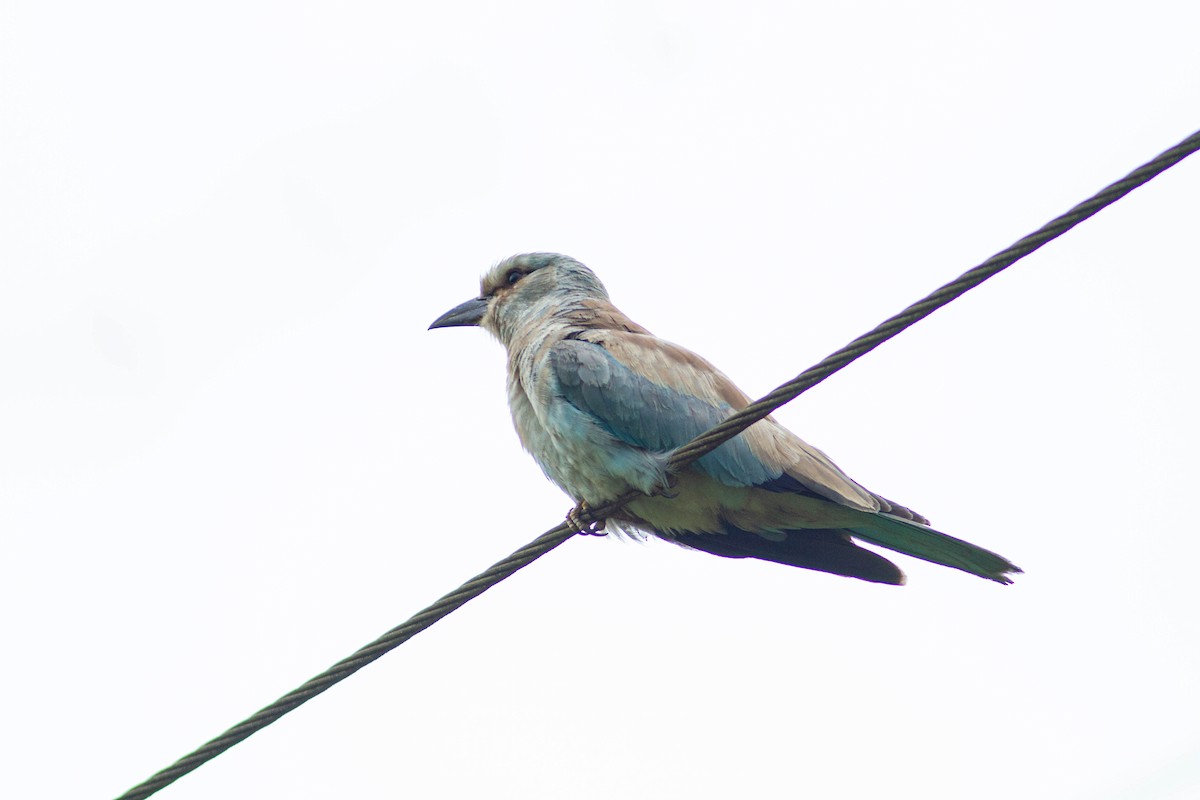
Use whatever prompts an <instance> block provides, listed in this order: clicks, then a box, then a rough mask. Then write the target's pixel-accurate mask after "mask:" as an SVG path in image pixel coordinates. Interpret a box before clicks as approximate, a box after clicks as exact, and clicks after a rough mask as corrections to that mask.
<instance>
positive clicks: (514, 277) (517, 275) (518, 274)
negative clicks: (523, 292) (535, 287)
mask: <svg viewBox="0 0 1200 800" xmlns="http://www.w3.org/2000/svg"><path fill="white" fill-rule="evenodd" d="M523 277H525V273H524V272H522V271H521V270H519V269H510V270H509V271H508V274H507V275H505V276H504V280H505V281H507V282H508V285H509V286H512V285H514V284H515V283H516V282H517V281H519V280H521V278H523Z"/></svg>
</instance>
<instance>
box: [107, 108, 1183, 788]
mask: <svg viewBox="0 0 1200 800" xmlns="http://www.w3.org/2000/svg"><path fill="white" fill-rule="evenodd" d="M1197 150H1200V131H1197V132H1196V133H1193V134H1192V135H1191V136H1189V137H1188V138H1186V139H1184V140H1183V141H1182V142H1180V143H1179V144H1177V145H1175V146H1174V147H1172V148H1171V149H1169V150H1166V151H1164V152H1163V153H1161V154H1160V155H1158V156H1157V157H1156V158H1154V159H1153V160H1151V161H1149V162H1147V163H1146V164H1144V165H1143V166H1141V167H1138V168H1137V169H1136V170H1134V171H1133V172H1131V173H1129V175H1127V176H1125V177H1124V178H1122V179H1121V180H1119V181H1117V182H1116V183H1113V184H1111V185H1109V186H1107V187H1106V188H1104V189H1103V190H1101V191H1100V192H1098V193H1097V194H1096V195H1095V196H1093V197H1091V198H1090V199H1088V200H1086V201H1084V202H1082V203H1080V204H1079V205H1077V206H1075V207H1074V208H1072V209H1071V210H1070V211H1068V212H1067V213H1065V214H1063V215H1062V216H1060V217H1057V218H1055V219H1054V220H1052V221H1051V222H1049V223H1047V224H1046V225H1044V226H1043V227H1042V228H1040V229H1039V230H1038V231H1036V232H1034V233H1031V234H1030V235H1028V236H1026V237H1025V238H1023V239H1021V240H1019V241H1017V242H1016V243H1014V244H1012V245H1011V246H1009V247H1008V248H1006V249H1004V250H1002V251H1001V252H999V253H997V254H996V255H994V256H992V257H991V258H989V259H988V260H987V261H985V262H983V263H982V264H980V265H979V266H977V267H975V268H973V269H971V270H968V271H967V272H965V273H963V274H962V275H961V276H959V277H958V278H956V279H955V280H953V281H951V282H950V283H947V284H946V285H945V286H943V287H941V288H940V289H938V290H937V291H935V292H933V293H932V294H930V295H929V296H928V297H926V298H924V299H923V300H921V301H919V302H917V303H914V304H913V305H911V306H909V307H908V308H906V309H905V310H904V311H902V312H900V313H899V314H897V315H896V316H894V317H892V318H891V319H888V320H887V321H886V322H884V323H882V324H881V325H879V326H878V327H876V328H875V329H874V330H872V331H871V332H869V333H867V334H864V335H863V336H860V337H858V338H857V339H855V340H854V341H852V342H850V344H848V345H846V346H845V347H843V348H841V349H840V350H838V351H837V352H835V353H833V354H832V355H830V356H828V357H827V358H825V359H824V360H823V361H821V362H820V363H819V364H817V365H815V366H813V367H810V368H809V369H807V370H805V371H804V372H802V373H800V374H799V375H797V376H796V377H795V378H793V379H792V380H790V381H788V382H787V383H785V384H783V385H782V386H780V387H778V388H777V389H775V390H774V391H772V392H771V393H770V394H768V395H766V396H765V397H763V398H762V399H760V400H758V401H756V402H754V403H751V404H750V405H748V406H747V407H746V408H744V409H742V410H740V411H738V412H737V413H736V414H733V415H732V416H730V417H729V418H728V419H726V420H725V421H724V422H722V423H721V424H719V425H717V426H715V427H713V428H711V429H710V430H708V431H706V432H705V433H703V434H701V435H700V436H698V437H696V438H695V439H693V440H692V441H690V442H688V443H687V444H685V445H683V446H682V447H680V448H678V449H677V450H675V451H674V452H673V453H672V455H671V458H670V460H669V462H668V463H669V469H670V470H671V471H673V472H679V471H680V470H682V469H684V468H686V467H687V466H688V465H689V464H691V463H692V462H693V461H695V460H696V459H698V458H700V457H701V456H703V455H704V454H706V453H708V452H711V451H712V450H714V449H715V448H717V447H719V446H720V445H721V444H722V443H723V442H726V441H728V440H729V439H732V438H733V437H734V436H736V435H738V434H739V433H741V432H742V431H744V430H745V429H746V428H748V427H750V426H751V425H752V424H754V423H755V422H757V421H759V420H761V419H763V418H764V417H766V416H767V415H768V414H770V413H771V412H772V411H774V410H775V409H777V408H779V407H780V406H782V405H784V404H785V403H787V402H789V401H791V400H794V399H795V398H796V397H798V396H799V395H800V394H801V393H803V392H805V391H807V390H808V389H810V388H812V387H813V386H816V385H817V384H818V383H820V382H821V381H823V380H825V379H826V378H828V377H829V376H830V375H832V374H833V373H835V372H837V371H838V370H840V369H842V368H843V367H845V366H846V365H847V364H850V363H851V362H853V361H855V360H856V359H858V358H859V357H861V356H863V355H865V354H866V353H869V352H870V351H872V350H874V349H875V348H876V347H878V346H879V345H881V344H883V343H884V342H886V341H887V340H888V339H891V338H892V337H893V336H895V335H896V334H898V333H900V332H901V331H903V330H905V329H906V328H908V327H909V326H911V325H913V324H914V323H916V322H918V321H919V320H921V319H924V318H925V317H927V316H929V315H930V314H931V313H933V312H934V311H936V310H937V309H939V308H941V307H942V306H944V305H946V304H947V303H949V302H951V301H952V300H954V299H956V298H958V297H960V296H961V295H963V294H964V293H965V292H967V291H969V290H971V289H973V288H975V287H976V286H978V285H979V284H981V283H983V282H984V281H986V280H987V279H988V278H990V277H992V276H993V275H995V274H996V273H998V272H1000V271H1001V270H1003V269H1005V268H1006V267H1008V266H1010V265H1012V264H1013V263H1015V262H1016V261H1017V260H1019V259H1021V258H1023V257H1024V256H1027V255H1029V254H1030V253H1032V252H1033V251H1034V250H1037V249H1038V248H1039V247H1041V246H1042V245H1044V244H1046V243H1047V242H1049V241H1051V240H1052V239H1055V238H1057V237H1058V236H1061V235H1062V234H1064V233H1066V232H1067V231H1069V230H1070V229H1071V228H1073V227H1075V226H1076V225H1078V224H1079V223H1080V222H1082V221H1084V220H1085V219H1087V218H1088V217H1091V216H1092V215H1094V214H1095V213H1096V212H1098V211H1099V210H1100V209H1102V208H1104V207H1105V206H1108V205H1111V204H1112V203H1114V202H1116V201H1117V200H1119V199H1121V198H1122V197H1124V196H1125V195H1126V194H1128V193H1129V192H1131V191H1133V190H1134V189H1136V188H1137V187H1138V186H1141V185H1142V184H1144V183H1146V182H1147V181H1149V180H1150V179H1151V178H1153V177H1155V176H1156V175H1159V174H1161V173H1162V172H1164V171H1166V170H1167V169H1169V168H1170V167H1172V166H1174V165H1175V164H1177V163H1178V162H1180V161H1182V160H1183V159H1184V158H1186V157H1187V156H1189V155H1191V154H1192V153H1194V152H1196V151H1197ZM640 494H641V493H640V492H636V491H632V492H629V493H626V494H625V495H622V496H621V497H619V498H617V499H616V500H613V501H611V502H609V503H605V504H604V505H602V506H598V507H596V508H592V509H590V510H588V511H587V512H585V513H583V514H582V515H581V520H582V521H584V522H593V521H597V520H602V519H604V518H606V517H608V516H609V515H611V514H612V513H613V512H615V511H617V510H618V509H620V508H621V507H622V506H624V505H625V504H626V503H628V502H629V501H630V500H632V499H633V498H635V497H638V496H640ZM574 535H575V532H574V531H573V530H572V529H571V528H569V527H568V525H567V524H566V523H565V522H564V523H562V524H560V525H558V526H556V527H554V528H552V529H550V530H548V531H546V532H545V533H543V534H542V535H541V536H539V537H538V538H537V539H534V540H533V541H532V542H530V543H529V544H527V545H525V546H524V547H522V548H521V549H520V550H517V551H516V552H514V553H513V554H511V555H510V556H508V557H507V558H505V559H503V560H501V561H498V562H497V563H495V564H493V565H492V566H491V567H490V568H488V569H487V570H486V571H484V572H481V573H480V574H479V575H476V576H475V577H474V578H472V579H471V580H469V581H467V582H466V583H464V584H463V585H462V586H460V587H458V588H457V589H455V590H454V591H452V592H450V593H449V594H446V595H444V596H442V598H441V599H439V600H438V601H437V602H435V603H433V604H432V605H430V606H428V607H427V608H425V609H424V610H423V611H420V612H418V613H417V614H415V615H414V616H413V617H412V618H410V619H409V620H408V621H407V622H405V623H403V624H402V625H399V626H397V627H395V628H392V629H391V630H390V631H388V632H387V633H385V634H384V635H382V636H380V637H379V638H378V639H376V640H375V641H373V642H371V643H370V644H368V645H366V646H365V647H363V648H361V649H360V650H358V651H357V652H356V653H354V654H353V655H351V656H349V657H347V658H344V659H342V660H341V661H339V662H337V663H336V664H334V665H333V666H332V667H330V668H329V669H327V670H326V671H325V672H322V673H321V674H320V675H317V676H316V677H314V678H312V679H311V680H309V681H308V682H306V683H305V684H304V685H303V686H300V687H299V688H297V689H294V690H293V691H291V692H288V693H287V694H285V695H284V696H283V697H281V698H279V699H278V700H276V701H275V702H273V703H271V704H270V705H268V706H266V707H265V708H263V709H261V710H259V711H258V712H257V713H255V714H253V715H252V716H250V717H248V718H247V719H245V720H243V721H242V722H240V723H238V724H237V725H235V726H233V727H232V728H230V729H229V730H227V731H225V732H224V733H223V734H221V735H220V736H218V737H216V738H215V739H212V740H211V741H209V742H207V743H206V744H204V745H203V746H201V747H200V748H198V749H197V750H195V751H193V752H192V753H189V754H188V755H186V756H184V757H183V758H181V759H180V760H179V761H177V762H175V763H174V764H172V765H171V766H169V767H167V768H166V769H163V770H161V771H160V772H158V773H156V774H154V775H153V776H152V777H150V778H149V779H148V780H146V781H144V782H143V783H140V784H138V785H137V786H135V787H133V788H132V789H130V790H129V791H127V792H125V793H124V794H122V795H121V796H120V797H119V798H117V800H139V799H140V798H145V797H149V796H150V795H152V794H154V793H155V792H157V791H158V790H159V789H162V788H163V787H165V786H168V785H170V784H171V783H173V782H175V781H176V780H178V779H179V778H181V777H183V776H184V775H186V774H187V773H189V772H191V771H192V770H194V769H196V768H197V767H199V766H200V765H202V764H204V763H205V762H207V761H210V760H212V759H213V758H215V757H216V756H218V755H220V754H221V753H223V752H225V751H226V750H228V749H229V748H231V747H233V746H234V745H235V744H237V743H238V742H240V741H242V740H243V739H246V738H247V737H249V736H250V735H251V734H253V733H256V732H257V731H259V730H261V729H263V728H265V727H266V726H267V725H270V724H271V723H272V722H274V721H275V720H277V719H279V718H280V717H282V716H283V715H284V714H286V713H288V712H289V711H291V710H293V709H295V708H297V707H298V706H300V705H302V704H304V703H305V702H307V701H308V700H311V699H312V698H313V697H316V696H317V695H319V694H321V693H322V692H324V691H325V690H326V689H329V688H330V687H332V686H333V685H334V684H336V683H338V682H340V681H342V680H344V679H346V678H348V677H350V676H351V675H353V674H354V673H355V672H357V671H358V670H360V669H362V668H363V667H365V666H366V665H367V664H370V663H371V662H372V661H375V660H376V659H378V658H380V657H381V656H383V655H384V654H385V653H387V652H389V651H391V650H394V649H395V648H397V647H399V646H400V645H402V644H404V643H405V642H406V641H408V640H409V639H411V638H412V637H413V636H415V635H416V634H418V633H420V632H421V631H423V630H425V629H426V628H428V627H430V626H431V625H433V624H434V623H435V622H437V621H438V620H440V619H441V618H442V617H445V616H446V615H447V614H449V613H451V612H452V611H454V610H455V609H457V608H459V607H460V606H462V605H463V604H465V603H467V602H468V601H469V600H472V599H474V598H476V597H478V596H479V595H481V594H483V593H484V592H485V591H487V590H488V589H490V588H491V587H493V586H495V585H496V584H497V583H499V582H500V581H502V580H504V579H505V578H507V577H508V576H510V575H512V574H513V573H514V572H516V571H517V570H519V569H521V568H523V567H525V566H527V565H529V564H530V563H532V562H533V561H535V560H536V559H538V558H540V557H541V556H543V555H545V554H546V553H548V552H550V551H551V550H553V549H554V548H555V547H558V546H559V545H560V544H562V543H563V542H565V541H566V540H567V539H570V538H571V537H572V536H574Z"/></svg>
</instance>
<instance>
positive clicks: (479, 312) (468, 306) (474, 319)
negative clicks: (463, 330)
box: [429, 297, 488, 330]
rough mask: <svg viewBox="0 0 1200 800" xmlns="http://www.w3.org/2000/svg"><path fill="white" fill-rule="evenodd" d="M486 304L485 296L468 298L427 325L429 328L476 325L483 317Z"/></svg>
mask: <svg viewBox="0 0 1200 800" xmlns="http://www.w3.org/2000/svg"><path fill="white" fill-rule="evenodd" d="M487 304H488V301H487V298H486V297H476V298H473V299H471V300H468V301H467V302H465V303H462V304H461V305H457V306H455V307H454V308H452V309H450V310H449V311H447V312H446V313H445V314H442V315H441V316H440V317H438V318H437V319H435V320H434V321H433V324H432V325H430V326H429V330H433V329H434V328H456V327H465V326H468V325H478V324H479V321H480V320H481V319H483V315H484V312H486V311H487Z"/></svg>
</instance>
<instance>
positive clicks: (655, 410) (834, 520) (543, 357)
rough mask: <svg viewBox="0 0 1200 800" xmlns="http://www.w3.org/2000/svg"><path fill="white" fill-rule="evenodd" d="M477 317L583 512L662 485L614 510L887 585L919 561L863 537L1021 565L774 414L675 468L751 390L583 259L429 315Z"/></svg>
mask: <svg viewBox="0 0 1200 800" xmlns="http://www.w3.org/2000/svg"><path fill="white" fill-rule="evenodd" d="M468 325H469V326H475V325H477V326H480V327H482V328H484V329H486V330H487V331H489V332H490V333H491V334H492V335H493V336H495V337H496V338H497V339H499V340H500V342H501V343H502V344H503V345H504V347H505V348H506V349H507V351H508V404H509V408H510V409H511V411H512V417H513V422H514V424H515V425H516V429H517V435H518V436H520V438H521V444H522V445H524V447H525V449H526V450H528V451H529V452H530V453H531V454H532V455H533V458H534V460H536V461H537V463H538V465H539V466H541V468H542V470H543V471H544V472H545V473H546V475H547V476H548V477H549V478H550V480H552V481H553V482H554V483H556V484H558V486H559V488H561V489H562V490H563V491H564V492H566V493H567V494H568V495H570V496H571V497H572V498H573V499H574V500H575V501H576V502H577V503H579V504H581V505H580V506H579V507H577V510H578V509H579V508H584V507H586V506H587V505H590V506H593V507H595V506H599V505H600V504H602V503H604V502H606V501H608V500H612V499H613V498H616V497H617V496H619V495H621V494H623V493H625V492H627V491H628V490H629V489H631V488H633V489H638V490H640V491H642V492H645V493H646V494H647V495H650V496H646V497H638V498H637V499H635V500H632V501H631V502H629V503H628V504H627V505H626V506H625V508H624V509H623V510H621V511H619V512H617V514H616V516H615V517H613V518H610V519H609V520H607V523H608V524H615V526H616V527H617V528H618V529H620V530H624V531H641V532H644V533H649V534H653V535H655V536H658V537H661V538H663V539H667V540H669V541H672V542H676V543H678V544H681V545H686V546H687V547H691V548H695V549H697V550H703V551H705V552H708V553H713V554H715V555H719V556H725V557H729V558H747V557H748V558H759V559H763V560H765V561H774V562H777V563H780V564H790V565H792V566H795V567H803V568H805V569H813V570H820V571H821V572H830V573H833V574H835V575H847V576H849V577H852V578H859V579H861V580H865V581H872V582H875V583H889V584H902V583H904V573H903V572H901V571H900V569H899V568H897V567H896V565H895V564H893V563H892V562H890V561H888V560H887V559H886V558H884V557H883V556H880V555H878V554H877V553H875V552H873V551H871V550H867V549H865V548H862V547H859V546H858V545H857V544H855V542H854V540H856V539H857V540H860V541H863V542H868V543H870V544H873V545H877V546H879V547H884V548H887V549H888V550H894V551H896V552H898V553H904V554H905V555H910V556H914V557H916V558H920V559H924V560H925V561H932V562H933V563H935V564H943V565H945V566H948V567H954V568H955V569H960V570H963V571H964V572H969V573H971V574H973V575H978V576H980V577H982V578H988V579H990V580H993V581H997V582H999V583H1011V582H1012V581H1011V580H1010V578H1009V577H1008V576H1009V574H1010V573H1016V572H1020V571H1021V570H1020V569H1019V568H1017V567H1016V566H1015V565H1013V564H1012V563H1011V562H1009V561H1008V560H1007V559H1005V558H1003V557H1001V556H999V555H996V554H995V553H992V552H989V551H988V550H984V549H983V548H981V547H976V546H975V545H973V544H970V543H968V542H964V541H962V540H960V539H955V538H953V537H951V536H947V535H946V534H944V533H939V532H938V531H935V530H934V529H932V528H930V527H929V526H928V520H926V519H925V518H924V517H922V516H921V515H919V514H917V513H915V512H913V511H910V510H909V509H907V508H905V507H904V506H901V505H898V504H896V503H893V502H891V501H890V500H885V499H884V498H882V497H880V496H879V495H877V494H875V493H873V492H870V491H868V490H867V489H865V488H863V487H862V486H860V485H859V484H857V483H855V482H854V481H853V480H851V479H850V478H849V477H848V476H847V475H846V474H845V473H844V472H842V471H841V470H840V469H838V467H837V466H836V465H835V464H834V463H833V462H832V461H830V460H829V457H828V456H826V455H825V454H824V453H822V452H821V451H820V450H818V449H817V448H815V447H813V446H811V445H809V444H806V443H805V442H803V441H801V439H800V438H799V437H797V436H796V435H795V434H793V433H792V432H791V431H789V430H788V429H787V428H784V427H783V426H782V425H780V424H779V423H778V422H776V421H775V420H774V419H772V418H770V417H768V418H766V419H764V420H762V421H760V422H757V423H755V424H754V425H752V426H751V427H750V428H748V429H747V430H746V431H745V432H743V433H742V434H739V435H738V436H737V437H735V438H734V439H731V440H730V441H728V442H726V443H724V444H723V445H721V446H720V447H718V448H717V449H716V450H714V451H712V452H711V453H709V454H707V455H705V456H704V457H702V458H700V459H699V460H698V461H696V462H694V463H693V464H692V465H691V466H690V467H688V468H687V469H686V470H684V471H683V472H682V473H681V474H679V475H677V476H672V477H671V478H668V475H667V473H666V470H665V465H666V461H667V458H668V456H669V454H670V452H671V450H672V449H673V448H676V447H679V446H680V445H682V444H685V443H686V442H688V441H689V440H690V439H692V438H694V437H695V436H697V435H699V434H700V433H702V432H704V431H705V430H707V429H708V428H710V427H712V426H713V425H715V424H717V423H718V422H720V421H721V420H723V419H724V418H726V417H728V416H729V415H730V414H731V413H733V412H734V411H736V410H738V409H741V408H743V407H745V406H746V405H748V404H749V402H750V400H749V398H748V397H747V396H746V395H745V394H743V393H742V391H741V390H739V389H738V388H737V387H736V386H734V385H733V382H732V381H730V380H729V379H728V378H727V377H725V376H724V375H723V374H721V372H719V371H718V370H717V369H716V368H715V367H713V366H712V365H711V364H710V363H708V362H707V361H705V360H704V359H703V358H701V357H700V356H698V355H696V354H695V353H692V352H691V351H689V350H685V349H684V348H682V347H680V346H679V345H676V344H672V343H671V342H667V341H664V340H662V339H659V338H658V337H656V336H654V335H653V334H651V333H650V331H648V330H646V329H645V328H643V327H642V326H641V325H638V324H637V323H636V322H634V321H633V320H631V319H629V317H627V316H625V315H624V314H622V313H621V312H620V311H619V310H617V308H616V307H615V306H613V304H612V303H611V302H609V299H608V292H607V291H605V289H604V285H603V284H601V283H600V280H599V279H598V278H597V277H596V275H595V273H593V272H592V271H591V270H590V269H588V268H587V267H585V266H584V265H583V264H581V263H579V262H578V261H576V260H574V259H573V258H569V257H567V256H564V255H559V254H556V253H528V254H525V255H517V256H513V257H511V258H508V259H506V260H504V261H502V262H500V263H499V264H497V265H496V266H495V267H493V268H492V269H491V270H490V271H489V272H488V273H487V274H486V275H484V276H483V278H482V280H481V281H480V294H479V297H476V298H474V299H471V300H468V301H467V302H465V303H463V304H461V305H459V306H457V307H455V308H453V309H451V310H450V311H448V312H446V313H445V314H443V315H442V316H440V317H438V318H437V320H435V321H434V323H433V324H432V325H430V326H429V327H430V328H431V329H432V328H448V327H454V326H468Z"/></svg>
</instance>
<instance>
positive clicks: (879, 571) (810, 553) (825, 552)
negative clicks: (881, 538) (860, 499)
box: [671, 528, 904, 586]
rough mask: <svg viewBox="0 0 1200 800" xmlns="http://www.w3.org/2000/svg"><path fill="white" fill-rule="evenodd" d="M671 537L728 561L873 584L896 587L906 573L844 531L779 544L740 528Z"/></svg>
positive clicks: (804, 534)
mask: <svg viewBox="0 0 1200 800" xmlns="http://www.w3.org/2000/svg"><path fill="white" fill-rule="evenodd" d="M671 538H672V539H673V540H674V541H676V542H678V543H679V544H682V545H685V546H687V547H692V548H695V549H696V550H703V551H704V552H706V553H712V554H713V555H715V556H724V557H725V558H758V559H762V560H763V561H774V562H775V563H777V564H788V565H790V566H793V567H803V568H804V569H815V570H818V571H820V572H830V573H833V574H834V575H845V576H847V577H849V578H858V579H859V580H864V581H871V582H872V583H889V584H892V585H894V586H899V585H901V584H903V583H904V573H903V572H901V571H900V568H899V567H897V566H896V565H895V564H893V563H892V562H890V561H888V560H887V559H886V558H884V557H883V556H881V555H878V554H877V553H873V552H871V551H870V550H866V549H864V548H862V547H859V546H858V545H856V544H854V542H852V541H850V538H849V536H847V535H846V533H845V532H843V531H837V530H799V531H787V532H786V533H785V534H784V539H783V540H782V541H778V542H775V541H771V540H770V539H765V538H763V537H762V536H759V535H758V534H754V533H748V532H747V531H743V530H739V529H737V528H731V529H729V532H728V533H684V534H678V535H676V536H673V537H671Z"/></svg>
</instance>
